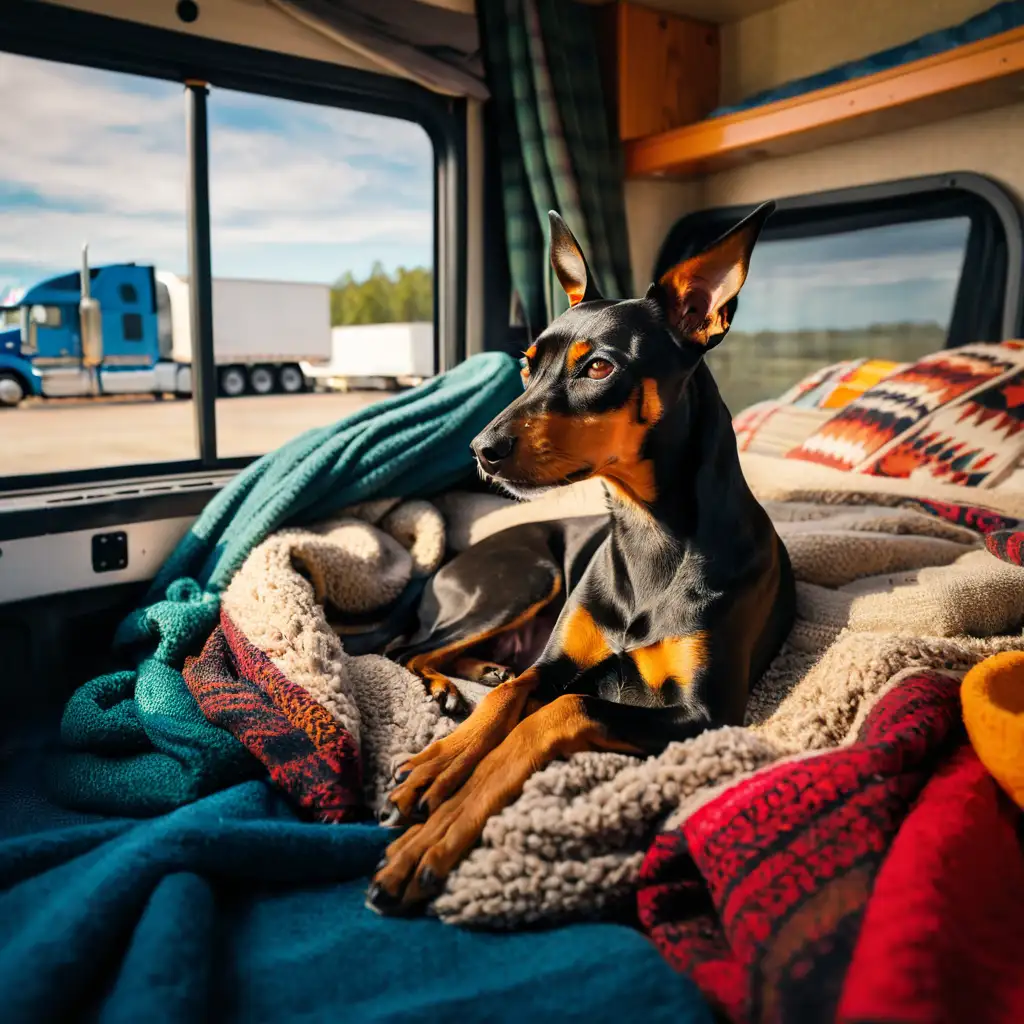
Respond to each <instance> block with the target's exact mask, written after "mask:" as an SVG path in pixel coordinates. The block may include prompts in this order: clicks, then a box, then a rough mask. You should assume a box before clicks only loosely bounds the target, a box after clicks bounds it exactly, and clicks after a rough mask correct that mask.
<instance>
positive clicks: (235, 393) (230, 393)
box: [218, 366, 247, 398]
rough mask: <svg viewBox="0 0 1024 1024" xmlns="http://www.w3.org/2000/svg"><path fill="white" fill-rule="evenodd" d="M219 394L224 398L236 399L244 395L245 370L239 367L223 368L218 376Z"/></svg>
mask: <svg viewBox="0 0 1024 1024" xmlns="http://www.w3.org/2000/svg"><path fill="white" fill-rule="evenodd" d="M218 381H219V383H220V393H221V394H222V395H224V397H225V398H238V397H239V396H240V395H244V394H245V385H246V383H247V382H246V379H245V370H243V369H242V367H240V366H225V367H223V368H222V369H221V371H220V374H219V375H218Z"/></svg>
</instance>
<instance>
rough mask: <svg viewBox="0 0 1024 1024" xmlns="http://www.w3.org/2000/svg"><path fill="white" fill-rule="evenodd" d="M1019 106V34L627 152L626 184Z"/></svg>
mask: <svg viewBox="0 0 1024 1024" xmlns="http://www.w3.org/2000/svg"><path fill="white" fill-rule="evenodd" d="M1022 98H1024V28H1018V29H1012V30H1011V31H1009V32H1003V33H1000V34H999V35H996V36H991V37H990V38H988V39H983V40H980V41H979V42H977V43H971V44H970V45H968V46H961V47H957V48H956V49H955V50H950V51H948V52H946V53H941V54H937V55H935V56H933V57H925V58H924V59H922V60H918V61H913V62H911V63H909V64H903V65H901V66H900V67H898V68H892V69H889V70H887V71H880V72H878V73H877V74H874V75H868V76H866V77H863V78H858V79H856V80H854V81H852V82H841V83H839V84H838V85H834V86H830V87H829V88H827V89H821V90H818V91H816V92H812V93H807V94H805V95H803V96H798V97H795V98H794V99H789V100H780V101H778V102H776V103H769V104H766V105H765V106H762V107H755V108H754V109H752V110H744V111H740V112H739V113H736V114H729V115H727V116H725V117H716V118H712V119H710V120H705V121H700V122H699V123H697V124H693V125H689V126H687V127H683V128H676V129H674V130H672V131H667V132H662V133H661V134H659V135H651V136H648V137H646V138H643V139H636V140H633V141H631V142H627V143H626V175H627V177H632V178H636V177H645V176H661V175H667V174H672V175H681V176H689V175H696V174H705V173H708V172H709V171H716V170H722V169H724V168H727V167H734V166H736V165H738V164H743V163H750V162H752V161H755V160H758V159H764V158H766V157H773V156H783V155H790V154H794V153H801V152H807V151H808V150H811V149H816V148H818V147H820V146H824V145H831V144H833V143H836V142H845V141H849V140H851V139H855V138H861V137H863V136H865V135H880V134H883V133H885V132H889V131H898V130H901V129H905V128H909V127H914V126H915V125H919V124H925V123H927V122H930V121H938V120H943V119H945V118H949V117H954V116H957V115H959V114H965V113H971V112H973V111H976V110H982V109H988V108H991V107H996V106H1000V105H1002V104H1004V103H1010V102H1013V101H1014V100H1020V99H1022Z"/></svg>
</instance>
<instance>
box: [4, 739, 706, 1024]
mask: <svg viewBox="0 0 1024 1024" xmlns="http://www.w3.org/2000/svg"><path fill="white" fill-rule="evenodd" d="M43 749H44V747H43V743H42V742H41V743H40V744H39V745H38V746H36V747H34V748H32V749H28V750H26V749H22V750H20V751H18V753H17V755H16V756H14V757H10V756H9V754H8V757H9V762H8V764H7V765H6V766H5V768H4V770H3V771H2V772H0V806H2V807H3V814H2V816H0V1007H2V1011H0V1018H2V1020H3V1021H4V1024H20V1022H22V1021H24V1022H26V1024H27V1022H32V1024H38V1022H40V1021H51V1020H54V1021H55V1020H60V1021H78V1020H90V1021H100V1022H104V1024H114V1022H122V1021H123V1022H125V1024H137V1022H140V1021H145V1022H147V1024H150V1022H156V1024H162V1022H166V1024H197V1022H199V1021H203V1020H211V1021H218V1022H222V1021H223V1022H230V1021H245V1022H247V1024H250V1022H259V1021H267V1022H274V1024H291V1022H293V1021H294V1022H299V1021H302V1022H312V1021H325V1022H327V1021H329V1022H335V1021H355V1022H362V1021H395V1022H398V1021H403V1022H411V1021H449V1020H459V1019H462V1020H471V1021H478V1020H479V1021H482V1020H487V1021H495V1022H499V1021H521V1020H529V1021H531V1022H541V1021H556V1020H557V1021H562V1020H565V1021H572V1020H578V1021H586V1022H588V1024H595V1022H601V1021H623V1020H629V1021H632V1020H636V1021H645V1022H658V1021H672V1022H673V1024H711V1021H712V1018H711V1014H710V1012H709V1010H708V1009H707V1006H706V1004H705V1003H704V1002H703V1000H702V998H701V996H700V995H699V994H698V992H697V990H696V989H695V987H694V986H693V985H692V983H691V982H690V981H689V980H688V979H686V978H684V977H682V976H680V975H678V974H676V973H675V972H674V971H673V970H672V969H671V968H670V967H669V966H668V965H667V964H666V963H665V962H664V961H663V960H662V959H661V957H660V956H659V954H658V953H657V951H656V950H655V948H654V947H653V946H652V945H651V944H650V943H649V942H648V941H647V939H646V938H645V937H644V936H642V935H641V934H640V933H639V932H637V931H634V930H633V929H631V928H627V927H625V926H622V925H613V924H591V925H573V926H570V927H565V928H559V929H554V930H550V931H539V932H532V933H528V932H523V933H517V934H512V935H500V934H478V933H472V932H468V931H465V930H462V929H458V928H452V927H449V926H447V925H442V924H441V923H440V922H438V921H436V920H432V919H427V918H419V919H410V920H394V919H385V918H380V917H377V916H376V915H374V914H372V913H371V912H370V911H368V910H366V909H365V908H364V907H363V894H364V892H365V888H366V880H367V876H368V875H369V873H370V872H371V871H372V869H373V866H374V864H375V863H376V861H377V860H378V858H379V856H380V854H381V851H382V850H383V848H384V846H385V845H386V844H387V842H388V838H389V835H388V833H387V831H386V830H384V829H382V828H378V827H376V826H370V825H365V826H364V825H338V826H329V825H311V824H304V823H301V822H299V821H298V820H296V818H295V817H294V816H293V815H292V813H291V811H290V810H289V809H288V807H287V806H286V805H285V803H284V801H283V800H282V799H281V798H280V797H279V796H278V795H277V794H276V793H274V792H273V791H272V790H271V789H270V787H269V786H268V785H267V784H266V783H264V782H260V781H251V782H245V783H241V784H239V785H236V786H234V787H231V788H228V789H226V790H224V791H222V792H220V793H218V794H216V795H213V796H208V797H205V798H203V799H200V800H198V801H196V802H195V803H192V804H189V805H188V806H185V807H182V808H180V809H178V810H175V811H173V812H171V813H169V814H166V815H163V816H161V817H157V818H153V819H150V820H143V821H139V820H130V819H124V818H101V817H98V816H93V815H86V814H76V813H74V812H67V811H61V810H58V809H56V808H55V807H53V806H52V805H50V804H48V803H47V802H46V801H45V800H44V799H42V798H41V797H40V795H39V793H38V789H37V780H38V773H39V766H40V759H41V757H42V756H43Z"/></svg>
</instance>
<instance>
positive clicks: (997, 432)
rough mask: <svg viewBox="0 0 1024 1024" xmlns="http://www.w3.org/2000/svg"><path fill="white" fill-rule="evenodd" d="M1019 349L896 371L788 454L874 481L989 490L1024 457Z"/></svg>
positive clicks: (1023, 360) (1007, 346) (940, 359)
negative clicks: (926, 481) (924, 480)
mask: <svg viewBox="0 0 1024 1024" xmlns="http://www.w3.org/2000/svg"><path fill="white" fill-rule="evenodd" d="M1022 426H1024V342H1020V341H1010V342H1002V343H999V344H996V343H987V342H984V343H977V344H974V345H965V346H963V347H962V348H959V349H946V350H943V351H941V352H936V353H934V354H932V355H929V356H926V357H924V358H923V359H920V360H918V361H917V362H916V363H913V364H911V365H909V366H905V367H902V368H900V369H898V370H897V371H896V372H895V373H892V374H890V375H888V376H886V377H885V378H884V379H883V380H881V381H880V382H879V383H877V384H875V385H874V386H872V387H869V388H868V389H867V390H866V391H864V393H863V394H861V395H860V396H859V397H857V398H854V400H853V401H851V402H849V403H847V404H846V405H845V406H844V407H843V408H841V409H839V410H838V411H837V412H836V413H835V414H834V415H833V416H831V417H830V418H829V419H828V421H827V422H825V423H823V424H821V425H820V426H819V427H818V428H817V429H816V430H815V431H814V432H813V433H812V434H810V435H809V436H808V437H807V438H806V439H805V440H804V441H803V442H802V443H800V444H798V445H797V446H796V447H794V448H792V449H791V450H790V451H789V452H787V453H786V457H787V458H791V459H802V460H804V461H807V462H814V463H817V464H819V465H825V466H831V467H833V468H835V469H843V470H847V471H851V472H857V473H867V474H869V475H872V476H888V477H901V478H917V477H930V478H934V479H941V480H943V481H945V482H947V483H956V484H961V485H966V486H972V487H991V486H993V485H995V484H996V483H998V481H999V480H1000V479H1001V478H1002V477H1003V476H1005V475H1006V474H1007V473H1009V472H1011V471H1012V470H1013V468H1014V467H1015V466H1016V464H1017V462H1018V461H1019V459H1020V457H1021V455H1022V454H1024V433H1022V431H1021V428H1022Z"/></svg>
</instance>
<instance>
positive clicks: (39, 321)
mask: <svg viewBox="0 0 1024 1024" xmlns="http://www.w3.org/2000/svg"><path fill="white" fill-rule="evenodd" d="M89 279H90V280H89V291H90V293H91V295H92V297H93V298H94V299H95V300H96V301H97V302H98V303H99V306H100V311H101V320H100V323H101V327H102V339H103V363H102V367H101V371H100V372H101V378H100V379H99V380H98V381H97V382H95V385H93V382H92V380H91V378H90V371H89V370H88V369H87V368H86V366H85V365H84V362H83V351H82V327H81V318H80V315H79V303H80V300H81V297H82V277H81V273H80V272H78V273H68V274H62V275H60V276H57V277H52V278H48V279H47V280H44V281H41V282H40V283H39V284H37V285H34V286H32V287H30V288H29V289H27V290H26V292H25V294H24V295H23V296H22V298H21V301H20V304H19V308H20V310H21V313H22V327H21V330H20V355H21V357H22V358H23V359H24V360H25V361H28V362H30V363H31V365H32V366H33V367H34V368H36V370H37V371H40V377H41V388H40V393H41V394H42V395H44V396H47V397H67V396H72V395H82V394H88V393H89V391H90V389H91V388H92V387H93V386H95V387H96V388H97V389H98V390H99V392H100V393H107V394H110V393H119V392H120V393H123V392H125V391H140V390H148V389H147V388H145V387H142V386H141V385H142V384H143V383H146V382H148V381H149V380H150V379H151V378H152V375H153V372H154V366H155V364H156V362H157V361H158V359H159V345H158V337H157V332H158V328H157V318H156V316H155V311H156V285H155V279H154V274H153V270H152V269H151V268H149V267H139V266H135V265H134V264H118V265H114V266H100V267H94V268H91V269H90V270H89ZM140 378H141V380H140Z"/></svg>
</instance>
